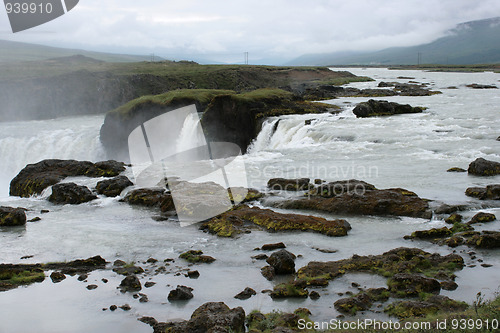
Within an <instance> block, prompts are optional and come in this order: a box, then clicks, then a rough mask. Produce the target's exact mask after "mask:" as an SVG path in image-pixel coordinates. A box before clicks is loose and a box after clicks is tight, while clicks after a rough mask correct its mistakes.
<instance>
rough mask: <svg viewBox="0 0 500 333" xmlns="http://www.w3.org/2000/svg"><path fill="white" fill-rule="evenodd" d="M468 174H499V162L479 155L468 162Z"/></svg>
mask: <svg viewBox="0 0 500 333" xmlns="http://www.w3.org/2000/svg"><path fill="white" fill-rule="evenodd" d="M467 171H468V172H469V174H471V175H476V176H494V175H499V174H500V163H499V162H495V161H489V160H485V159H484V158H482V157H480V158H478V159H476V160H475V161H473V162H471V163H470V164H469V168H468V169H467Z"/></svg>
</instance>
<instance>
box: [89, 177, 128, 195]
mask: <svg viewBox="0 0 500 333" xmlns="http://www.w3.org/2000/svg"><path fill="white" fill-rule="evenodd" d="M132 185H134V184H133V183H132V182H131V181H130V179H128V178H127V177H126V176H118V177H115V178H111V179H106V180H102V181H100V182H98V183H97V185H96V190H97V193H99V194H104V195H105V196H107V197H116V196H119V195H120V193H122V191H123V190H124V189H126V188H127V187H129V186H132Z"/></svg>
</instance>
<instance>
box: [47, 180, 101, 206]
mask: <svg viewBox="0 0 500 333" xmlns="http://www.w3.org/2000/svg"><path fill="white" fill-rule="evenodd" d="M95 199H97V196H96V195H95V194H93V193H92V192H91V191H90V190H89V189H88V187H86V186H83V185H77V184H75V183H61V184H55V185H53V186H52V194H51V195H50V196H49V198H48V200H49V201H50V202H52V203H54V204H58V205H64V204H72V205H78V204H82V203H85V202H89V201H92V200H95Z"/></svg>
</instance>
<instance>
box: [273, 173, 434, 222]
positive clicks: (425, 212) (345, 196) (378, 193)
mask: <svg viewBox="0 0 500 333" xmlns="http://www.w3.org/2000/svg"><path fill="white" fill-rule="evenodd" d="M345 182H346V183H349V184H350V185H349V186H354V187H353V189H354V190H349V187H346V188H342V185H341V186H340V187H331V190H330V188H329V187H328V186H327V187H326V189H325V190H324V191H323V190H321V189H322V188H324V187H318V189H315V190H312V191H311V193H310V194H308V197H306V198H299V199H289V200H286V201H284V202H281V203H278V204H277V207H278V208H285V209H302V210H312V211H320V212H327V213H334V214H352V215H378V216H387V215H393V216H411V217H421V218H430V217H431V215H432V214H431V212H430V211H429V204H428V200H425V199H421V198H420V197H419V196H418V195H417V194H415V193H414V192H411V191H408V190H406V189H402V188H393V189H384V190H379V189H375V187H374V186H373V185H371V184H368V183H364V182H360V181H356V182H354V181H353V180H350V181H345ZM356 184H359V186H358V185H356ZM346 186H347V185H346ZM316 193H317V194H316Z"/></svg>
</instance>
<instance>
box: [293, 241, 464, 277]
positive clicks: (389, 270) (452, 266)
mask: <svg viewBox="0 0 500 333" xmlns="http://www.w3.org/2000/svg"><path fill="white" fill-rule="evenodd" d="M463 267H464V260H463V258H462V257H461V256H459V255H457V254H449V255H446V256H441V255H439V254H432V253H429V252H425V251H424V250H421V249H418V248H405V247H401V248H397V249H394V250H391V251H388V252H385V253H383V254H381V255H369V256H358V255H354V256H353V257H352V258H350V259H343V260H338V261H327V262H318V261H311V262H309V263H308V264H307V265H306V266H304V267H302V268H300V269H299V270H298V271H297V277H298V278H299V279H312V278H316V277H322V278H326V279H329V280H331V279H334V278H337V277H339V276H342V275H344V274H346V273H349V272H369V273H373V274H378V275H382V276H385V277H392V276H394V275H395V274H398V273H419V274H426V275H427V276H429V277H433V276H436V275H438V273H439V274H440V275H441V276H442V275H443V274H445V275H446V274H448V275H451V274H452V273H453V272H454V271H456V270H460V269H462V268H463Z"/></svg>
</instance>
